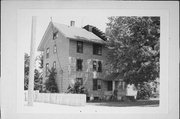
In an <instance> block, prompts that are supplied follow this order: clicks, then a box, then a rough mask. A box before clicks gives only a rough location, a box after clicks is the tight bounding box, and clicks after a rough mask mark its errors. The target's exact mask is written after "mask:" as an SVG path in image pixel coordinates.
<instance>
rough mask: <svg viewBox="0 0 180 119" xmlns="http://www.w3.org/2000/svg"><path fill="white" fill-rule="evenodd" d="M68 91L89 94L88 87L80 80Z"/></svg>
mask: <svg viewBox="0 0 180 119" xmlns="http://www.w3.org/2000/svg"><path fill="white" fill-rule="evenodd" d="M67 93H75V94H87V93H88V92H87V89H86V88H85V87H84V86H83V85H82V84H81V83H80V82H78V81H76V82H75V84H74V85H73V86H72V87H71V86H69V87H68V91H67Z"/></svg>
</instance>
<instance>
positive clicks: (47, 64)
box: [45, 63, 49, 77]
mask: <svg viewBox="0 0 180 119" xmlns="http://www.w3.org/2000/svg"><path fill="white" fill-rule="evenodd" d="M45 70H46V77H47V76H48V74H49V63H46V69H45Z"/></svg>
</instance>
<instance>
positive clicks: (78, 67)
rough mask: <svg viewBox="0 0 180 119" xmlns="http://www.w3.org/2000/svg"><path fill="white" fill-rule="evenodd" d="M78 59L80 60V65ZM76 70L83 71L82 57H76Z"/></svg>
mask: <svg viewBox="0 0 180 119" xmlns="http://www.w3.org/2000/svg"><path fill="white" fill-rule="evenodd" d="M78 61H81V63H80V65H79V62H78ZM76 71H83V59H80V58H78V59H76Z"/></svg>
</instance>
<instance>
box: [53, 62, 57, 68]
mask: <svg viewBox="0 0 180 119" xmlns="http://www.w3.org/2000/svg"><path fill="white" fill-rule="evenodd" d="M53 68H54V69H56V61H54V62H53Z"/></svg>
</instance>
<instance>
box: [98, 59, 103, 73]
mask: <svg viewBox="0 0 180 119" xmlns="http://www.w3.org/2000/svg"><path fill="white" fill-rule="evenodd" d="M98 72H102V62H101V61H98Z"/></svg>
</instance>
